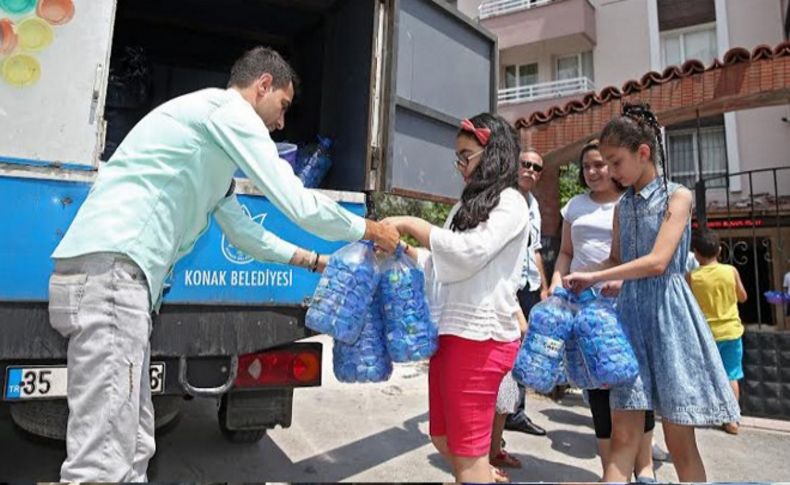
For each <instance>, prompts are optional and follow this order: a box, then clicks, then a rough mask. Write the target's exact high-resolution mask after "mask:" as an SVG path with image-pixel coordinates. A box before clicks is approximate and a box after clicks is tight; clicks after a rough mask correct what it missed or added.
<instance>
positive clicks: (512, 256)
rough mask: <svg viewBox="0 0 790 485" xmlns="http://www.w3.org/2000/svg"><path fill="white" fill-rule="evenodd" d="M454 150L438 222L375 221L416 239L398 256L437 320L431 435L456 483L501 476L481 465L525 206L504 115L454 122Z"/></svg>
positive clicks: (513, 312) (514, 329)
mask: <svg viewBox="0 0 790 485" xmlns="http://www.w3.org/2000/svg"><path fill="white" fill-rule="evenodd" d="M455 150H456V153H455V159H454V160H453V164H454V165H455V168H456V170H457V171H458V174H459V175H460V176H461V177H462V178H463V180H464V184H465V186H464V189H463V191H462V193H461V200H460V201H459V202H458V203H457V204H456V205H455V206H454V207H453V209H452V210H451V212H450V214H449V216H448V218H447V222H446V223H445V224H444V227H437V226H433V225H432V224H430V223H428V222H426V221H424V220H422V219H419V218H416V217H391V218H388V219H385V220H384V221H383V222H384V223H385V224H391V225H393V226H395V227H396V228H397V229H398V230H399V231H400V233H401V234H409V235H411V236H412V237H414V238H415V239H416V240H417V241H418V242H419V243H420V245H421V246H422V248H419V249H417V248H410V247H407V249H406V253H407V254H408V255H409V256H411V257H413V258H414V259H415V260H417V261H418V262H419V263H420V265H421V266H422V267H423V268H424V270H425V277H426V287H427V288H428V292H429V295H428V298H429V301H430V304H431V311H432V314H433V318H434V321H435V322H436V323H437V324H438V326H439V349H438V351H437V352H436V354H435V355H434V356H433V357H432V358H431V361H430V370H429V376H428V385H429V416H430V435H431V440H432V441H433V443H434V445H435V446H436V449H437V450H439V452H440V453H441V454H442V456H444V457H445V458H446V459H447V460H448V461H449V463H450V464H451V465H452V468H453V475H454V476H455V480H456V481H457V482H478V483H479V482H494V481H496V480H497V479H501V477H498V476H497V475H496V474H495V470H494V469H493V468H492V467H491V466H490V465H489V456H488V455H489V449H490V445H491V425H492V422H493V419H494V411H495V404H496V399H497V392H498V390H499V385H500V383H501V382H502V378H503V377H504V376H505V374H506V373H508V372H510V370H511V368H512V367H513V362H514V361H515V358H516V353H517V351H518V348H519V342H520V336H521V331H520V329H519V326H520V324H519V317H520V315H519V314H520V308H519V305H518V301H517V300H516V290H517V288H518V285H519V282H520V279H521V267H522V263H523V261H524V257H525V251H526V247H527V231H526V228H527V222H528V221H527V219H528V216H527V204H526V201H525V200H524V197H523V196H522V195H521V194H520V193H519V191H518V190H517V188H516V187H517V183H518V159H519V142H518V135H517V134H516V131H515V130H514V129H513V128H512V127H511V126H510V125H509V124H508V123H507V121H505V120H504V119H502V118H500V117H498V116H493V115H490V114H487V113H483V114H480V115H477V116H475V117H473V118H471V119H468V120H464V121H462V122H461V126H460V130H459V131H458V135H457V137H456V141H455ZM522 317H523V316H522Z"/></svg>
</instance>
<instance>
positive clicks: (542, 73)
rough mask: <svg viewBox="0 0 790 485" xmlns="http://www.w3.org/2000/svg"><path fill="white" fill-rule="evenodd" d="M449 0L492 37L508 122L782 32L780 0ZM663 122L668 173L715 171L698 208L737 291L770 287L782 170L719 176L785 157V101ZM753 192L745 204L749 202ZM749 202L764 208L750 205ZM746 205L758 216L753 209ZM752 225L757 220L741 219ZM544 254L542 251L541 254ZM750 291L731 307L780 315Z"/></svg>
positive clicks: (773, 40)
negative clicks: (732, 267) (733, 272)
mask: <svg viewBox="0 0 790 485" xmlns="http://www.w3.org/2000/svg"><path fill="white" fill-rule="evenodd" d="M450 3H454V4H455V5H456V6H457V8H458V9H459V10H461V11H462V12H464V13H465V14H466V15H468V16H470V17H472V18H476V19H477V20H478V21H479V22H480V24H481V25H483V26H484V27H486V28H487V29H489V30H490V31H491V32H492V33H494V34H495V35H496V36H497V38H498V42H499V95H498V99H499V105H498V106H499V107H498V109H499V113H500V114H501V115H503V116H504V117H505V118H507V119H508V120H509V121H511V122H515V121H516V120H518V119H519V118H529V116H530V115H531V114H532V113H534V112H536V111H544V112H545V111H547V110H548V109H549V108H551V107H554V106H564V105H565V104H566V103H568V102H569V101H571V100H574V99H581V98H582V97H583V96H584V95H585V94H587V93H589V92H590V91H597V92H600V91H601V90H602V89H604V88H606V87H608V86H615V87H617V88H621V87H622V86H623V85H624V84H625V83H626V82H627V81H629V80H632V79H636V80H638V79H641V78H642V76H644V74H646V73H647V72H649V71H658V72H662V71H664V69H665V68H666V67H668V66H672V65H679V64H683V63H684V62H686V61H688V60H691V59H697V60H700V61H702V63H704V64H705V65H706V66H708V65H710V64H711V63H712V62H713V60H714V59H721V58H722V57H723V56H724V54H725V53H726V52H727V51H729V50H730V49H732V48H735V47H743V48H745V49H747V50H749V51H752V50H753V49H754V48H755V47H756V46H758V45H761V44H765V45H768V46H770V47H772V48H773V47H776V46H777V45H779V44H781V43H782V42H784V41H786V40H787V38H788V35H789V34H790V32H789V31H790V18H789V16H788V8H790V7H789V6H788V3H789V2H788V0H482V1H481V0H455V1H452V2H450ZM666 128H667V129H666V132H665V142H666V148H667V158H668V162H669V176H670V178H672V179H673V180H675V181H676V182H679V183H682V184H685V185H686V186H688V187H689V188H693V187H694V184H695V183H696V182H697V180H698V179H699V178H700V173H699V172H700V168H701V170H702V174H701V176H702V177H703V178H706V179H709V178H713V177H716V176H722V177H721V178H718V179H715V180H710V181H708V182H707V183H706V186H707V187H709V188H710V187H711V186H713V187H714V188H713V189H709V190H708V191H707V193H706V202H707V204H706V206H707V207H708V214H709V216H711V217H712V218H713V219H716V218H718V219H719V220H718V222H719V223H720V226H719V230H720V231H721V237H722V238H723V239H724V240H725V250H726V251H729V256H728V257H729V259H730V260H731V262H735V263H738V264H740V263H739V262H742V263H743V264H742V266H739V268H741V271H742V272H743V274H744V277H745V279H746V280H748V282H747V286H749V290H750V291H751V292H752V294H760V293H761V292H762V291H765V290H766V289H771V288H774V289H775V288H778V287H780V286H781V277H782V275H783V274H784V273H785V272H786V271H789V270H790V228H789V227H788V224H787V223H786V222H782V221H790V169H787V170H783V171H782V172H780V173H779V176H778V180H777V181H775V180H774V178H773V176H774V173H773V172H770V171H768V172H763V173H754V174H752V175H753V176H750V177H746V176H744V177H727V175H728V174H732V173H738V172H744V171H751V170H759V169H765V168H773V167H790V104H785V105H781V106H772V107H763V108H757V109H749V110H743V111H737V112H730V113H726V114H724V115H719V116H714V117H709V118H702V119H700V120H699V121H697V120H694V121H691V122H687V123H683V124H678V125H671V126H668V127H666ZM568 161H570V160H562V161H561V162H568ZM557 177H558V167H548V169H547V170H546V171H544V176H543V180H542V181H541V185H540V187H539V188H538V190H537V191H536V195H537V196H538V198H539V200H540V202H541V212H542V213H543V230H544V235H545V236H546V240H545V241H544V246H545V247H547V248H551V247H553V246H556V245H557V243H558V238H559V232H560V224H561V218H560V215H559V200H558V188H557ZM728 181H729V184H728ZM717 186H718V188H715V187H717ZM776 195H778V196H782V197H775V196H776ZM755 200H756V201H757V203H756V205H750V204H755ZM777 200H779V201H780V202H778V203H777V202H776V201H777ZM725 201H726V202H728V203H729V204H725ZM760 204H763V205H765V206H768V207H758V206H759V205H760ZM780 204H781V208H780ZM774 206H775V207H776V213H775V216H774V215H773V214H774V212H773V211H774ZM725 207H726V209H725ZM752 207H754V208H755V210H754V211H751V208H752ZM731 208H732V209H733V210H735V211H736V212H737V211H739V210H740V211H741V213H739V214H736V216H735V222H737V223H738V225H735V224H733V223H731V222H732V221H730V220H729V218H730V217H731V216H732V214H731V213H730V209H731ZM758 209H759V210H758ZM717 211H718V213H717ZM755 212H756V213H758V214H763V215H765V217H763V215H758V216H757V218H756V219H755V215H754V213H755ZM725 217H726V218H728V220H727V221H724V220H723V219H724V218H725ZM780 223H781V226H782V227H781V228H780ZM757 224H761V225H762V226H761V227H760V228H758V229H753V226H754V225H757ZM774 225H775V226H776V227H775V228H774V227H773V226H774ZM769 227H770V228H769ZM780 233H781V234H780ZM547 256H548V258H547V259H549V260H551V257H552V254H548V255H547ZM757 301H760V299H756V300H755V301H754V302H753V303H750V305H749V308H748V309H746V308H744V309H742V310H746V311H747V313H748V315H745V317H746V318H747V321H758V320H759V321H765V320H766V318H768V317H770V316H773V318H772V320H773V322H774V323H776V322H779V321H784V320H785V319H784V317H783V315H781V312H780V311H779V310H780V309H773V308H770V307H768V306H767V304H766V303H764V302H762V303H761V305H762V306H761V307H760V313H759V314H758V310H757V305H758V304H757ZM752 313H754V315H751V314H752ZM767 316H768V317H767ZM769 319H770V318H769ZM787 328H790V326H788V327H787Z"/></svg>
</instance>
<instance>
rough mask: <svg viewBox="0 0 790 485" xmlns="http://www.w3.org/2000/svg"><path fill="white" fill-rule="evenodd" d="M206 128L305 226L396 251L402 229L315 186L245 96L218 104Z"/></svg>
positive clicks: (326, 235)
mask: <svg viewBox="0 0 790 485" xmlns="http://www.w3.org/2000/svg"><path fill="white" fill-rule="evenodd" d="M206 129H207V131H208V133H209V135H210V136H211V139H212V141H214V142H215V143H216V144H217V145H218V146H219V148H220V149H221V150H223V151H224V152H225V153H226V154H227V156H228V157H229V158H230V159H232V160H233V161H234V162H235V163H236V164H237V165H238V166H239V168H241V169H242V171H244V173H245V174H247V176H249V178H250V180H252V181H253V183H254V184H255V185H256V187H258V189H260V190H261V192H263V194H264V195H265V196H266V197H267V198H268V199H269V200H270V201H271V202H272V204H274V206H275V207H277V208H278V209H279V210H280V211H281V212H282V213H283V214H285V216H286V217H288V218H289V219H290V220H292V221H293V222H294V223H296V224H298V225H299V226H300V227H302V228H304V229H305V230H307V231H309V232H311V233H313V234H315V235H317V236H319V237H321V238H323V239H326V240H329V241H357V240H359V239H362V238H370V239H372V240H373V241H375V242H376V243H377V244H378V245H379V246H381V247H382V249H384V250H385V251H388V252H392V251H394V250H395V247H396V245H397V243H398V240H399V238H400V237H399V234H398V231H397V230H396V229H395V228H392V227H384V226H382V225H381V224H379V223H377V222H374V221H366V220H365V219H363V218H362V217H359V216H357V215H355V214H353V213H351V212H350V211H348V210H346V209H344V208H342V207H341V206H340V205H339V204H337V203H335V202H334V201H332V200H331V199H330V198H329V197H327V196H325V195H324V194H322V193H320V192H318V191H315V190H309V189H306V188H305V187H304V185H303V184H302V182H301V181H300V180H299V178H298V177H296V175H294V173H293V169H292V168H291V166H290V165H289V164H288V162H286V161H284V160H281V159H280V156H279V155H278V154H277V147H276V146H275V144H274V142H273V141H272V139H271V138H270V137H269V132H268V130H267V129H266V126H265V125H264V124H263V121H262V120H261V119H260V118H259V117H258V116H257V115H256V114H255V112H254V111H253V110H252V109H251V108H250V107H249V106H248V105H247V104H246V102H245V101H243V100H238V102H235V101H234V102H229V103H227V104H226V105H225V106H222V107H220V108H218V109H217V110H216V111H215V112H214V113H213V114H212V115H211V117H210V118H209V119H208V120H207V121H206Z"/></svg>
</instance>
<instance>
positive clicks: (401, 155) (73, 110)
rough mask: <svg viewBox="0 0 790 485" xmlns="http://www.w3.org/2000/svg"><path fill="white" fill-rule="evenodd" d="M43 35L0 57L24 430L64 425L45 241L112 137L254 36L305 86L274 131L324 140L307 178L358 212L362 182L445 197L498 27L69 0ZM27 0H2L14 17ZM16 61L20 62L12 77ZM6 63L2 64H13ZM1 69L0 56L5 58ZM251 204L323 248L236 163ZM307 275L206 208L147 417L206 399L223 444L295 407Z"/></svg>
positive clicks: (6, 309)
mask: <svg viewBox="0 0 790 485" xmlns="http://www.w3.org/2000/svg"><path fill="white" fill-rule="evenodd" d="M75 6H76V9H75V12H74V16H73V18H71V19H70V21H68V22H67V23H63V24H62V25H55V26H54V27H52V29H53V34H54V37H53V39H54V40H53V41H52V43H51V44H50V45H48V46H46V47H45V48H43V50H39V51H35V52H27V51H23V50H19V49H17V50H16V51H13V52H10V53H7V54H5V58H3V57H0V62H2V63H3V67H4V70H3V73H4V76H5V77H4V78H2V79H0V224H2V226H1V227H2V236H3V237H1V238H0V382H2V394H0V398H2V401H0V406H2V407H6V408H7V410H8V412H7V413H0V416H10V418H11V419H13V420H14V422H15V423H16V424H17V425H18V426H20V427H21V428H23V429H25V430H26V431H29V432H32V433H35V434H37V435H41V436H46V437H49V438H53V439H62V438H63V437H64V436H65V423H66V419H67V407H66V404H65V390H66V382H67V378H68V376H67V371H66V366H65V359H66V341H65V340H64V339H63V338H61V337H60V335H59V334H57V333H56V332H55V331H54V330H53V329H51V328H50V326H49V323H48V314H47V286H48V277H49V274H50V272H51V270H52V267H53V263H52V261H51V259H50V258H49V255H50V254H51V252H52V250H53V249H54V248H55V246H56V245H57V244H58V242H59V240H60V239H61V237H62V236H63V234H64V233H65V231H66V230H67V229H68V227H69V224H70V222H71V221H72V219H73V217H74V215H75V214H76V212H77V210H78V209H79V207H80V204H81V203H82V202H83V201H84V200H85V197H86V196H87V194H88V192H89V190H90V187H91V183H92V181H93V180H94V179H95V176H96V174H97V172H98V171H100V170H101V169H102V165H103V163H105V162H104V160H106V159H107V158H108V156H109V154H110V153H111V152H112V150H113V149H114V148H115V147H116V146H117V144H118V143H119V142H120V141H121V140H122V139H123V136H124V135H125V134H126V133H127V132H128V131H129V129H131V127H132V126H133V125H134V123H135V122H136V121H138V120H139V119H140V118H141V117H142V116H143V115H144V114H145V113H146V112H148V111H150V109H152V108H154V107H155V106H157V105H158V104H160V103H162V102H164V101H166V100H168V99H171V98H173V97H175V96H178V95H181V94H184V93H187V92H190V91H193V90H196V89H200V88H205V87H224V85H225V83H226V81H227V73H228V71H229V67H230V65H231V63H232V62H233V60H234V59H235V58H236V57H238V55H239V54H240V53H241V52H243V51H244V50H246V49H248V48H250V47H251V46H254V45H257V44H267V45H271V46H273V47H275V48H276V49H278V50H279V51H280V52H282V53H283V55H284V56H285V57H286V58H287V59H289V61H290V62H291V64H292V65H293V66H294V67H295V69H296V71H297V72H298V73H299V75H300V77H301V79H302V84H301V87H300V89H299V92H298V93H297V101H296V103H295V104H294V106H293V107H292V109H291V111H290V113H289V116H288V120H287V121H288V122H287V124H286V129H285V130H284V132H283V133H282V134H280V133H278V135H281V136H279V138H282V139H286V140H289V141H299V142H306V141H310V140H312V139H314V138H315V135H316V134H318V133H320V134H322V135H324V136H329V137H331V138H332V139H333V140H334V142H335V143H334V147H333V153H332V156H333V168H332V170H331V171H330V173H329V174H328V176H327V178H326V179H325V181H324V184H323V186H322V188H321V190H323V191H325V192H326V193H327V195H329V196H330V197H332V198H333V199H334V200H336V201H337V202H339V203H340V204H342V205H344V206H345V207H346V208H348V209H349V210H351V211H353V212H356V213H358V214H366V213H368V211H369V203H370V194H371V193H372V192H375V191H384V192H389V193H393V194H400V195H404V196H414V197H424V198H429V199H434V200H449V199H451V198H452V197H454V196H456V195H457V194H458V193H459V191H460V187H461V181H460V179H459V178H458V177H457V176H455V174H454V173H453V171H454V168H453V164H452V160H453V143H454V136H455V132H456V130H457V126H458V122H459V120H460V119H461V118H464V117H468V116H471V115H473V114H476V113H478V112H481V111H493V110H494V109H495V106H496V97H495V91H496V89H495V87H496V85H497V67H496V62H495V59H496V52H497V46H496V40H495V39H494V38H493V37H492V36H491V35H490V34H489V33H487V32H486V31H485V30H483V29H482V28H480V27H479V26H478V25H477V24H476V23H475V22H474V21H473V20H471V19H468V18H466V17H464V16H462V15H461V14H460V13H458V11H457V10H455V9H454V8H453V7H451V6H450V5H449V4H448V3H447V2H444V1H443V0H257V1H254V2H251V1H244V0H226V1H224V2H211V1H207V0H174V1H168V2H161V1H158V0H117V1H116V0H102V1H101V2H98V1H76V2H75ZM33 15H36V13H35V12H29V13H24V12H23V13H21V14H18V13H14V14H12V13H10V12H2V11H0V17H4V16H7V17H8V18H9V19H10V20H11V21H12V22H19V21H21V20H23V19H24V18H26V17H29V16H33ZM20 59H22V60H23V61H24V62H26V63H28V65H29V64H31V63H32V65H33V66H34V67H35V69H32V70H29V71H24V70H23V71H20V72H11V74H8V72H9V70H13V69H15V68H18V67H19V66H20V65H24V64H19V63H18V62H17V61H19V60H20ZM12 60H13V62H12ZM6 66H8V69H5V67H6ZM236 182H237V183H236V193H237V194H238V196H239V199H240V201H241V202H242V204H243V205H244V207H245V209H246V210H247V211H248V212H249V215H250V217H251V218H252V219H253V220H254V221H256V222H258V223H260V224H263V225H265V226H266V227H267V228H268V229H269V230H271V231H274V232H276V233H277V234H279V235H280V236H282V237H284V238H285V239H288V240H290V241H292V242H294V243H296V244H298V245H300V246H303V247H309V248H314V249H315V250H317V251H319V252H322V253H331V252H332V251H334V250H335V249H337V247H338V245H337V244H336V243H330V242H327V241H324V240H321V239H319V238H317V237H315V236H313V235H311V234H308V233H306V232H305V231H303V230H301V229H300V228H298V227H297V226H296V225H295V224H294V223H293V222H291V221H290V220H288V219H287V218H286V217H285V216H284V215H283V214H282V213H280V212H279V211H278V210H277V209H276V208H275V207H274V206H273V205H272V204H271V203H270V202H269V201H268V200H267V199H266V197H264V196H263V194H261V193H260V192H259V191H258V190H257V189H256V188H255V187H254V185H253V184H251V183H250V182H249V181H248V180H246V179H245V178H244V177H240V178H238V179H237V181H236ZM316 283H317V277H316V276H315V275H313V274H311V273H309V272H307V271H304V270H302V269H299V268H294V267H289V266H284V265H277V264H264V263H260V262H257V261H254V260H252V259H251V258H250V257H248V256H247V255H245V254H244V253H242V252H240V251H238V250H237V249H236V248H234V247H233V246H232V245H231V244H229V243H228V241H227V240H226V239H225V238H224V236H223V235H222V233H221V231H220V230H219V228H218V227H217V224H216V223H215V222H214V221H211V222H210V226H209V228H208V230H207V231H206V233H205V234H204V235H203V236H202V237H201V239H200V240H199V241H198V242H197V244H196V246H195V248H194V251H193V252H192V253H191V254H189V255H188V256H187V257H185V258H184V259H183V260H181V261H179V262H178V264H177V265H176V267H175V269H174V271H173V273H172V276H171V277H170V278H169V280H168V281H167V291H166V295H165V298H164V305H163V306H162V309H161V311H160V313H159V314H157V315H155V319H154V330H153V334H152V337H151V340H152V359H151V360H152V363H151V367H150V377H151V388H152V391H153V393H154V396H155V397H154V404H155V408H156V418H157V426H162V425H165V424H167V423H168V422H169V421H172V420H173V419H174V417H176V416H177V415H178V410H179V404H180V403H181V402H182V401H183V399H185V398H193V397H201V398H202V397H208V398H212V399H217V400H218V402H219V406H218V422H219V426H220V429H221V430H222V433H223V435H224V436H225V437H227V438H228V439H229V440H230V441H234V442H254V441H257V440H259V439H260V438H261V437H262V436H264V434H265V432H266V430H267V429H270V428H272V427H274V426H277V425H280V426H283V427H287V426H289V425H290V422H291V411H292V405H293V393H294V390H295V389H299V388H303V387H310V386H319V385H320V384H321V369H322V361H321V351H322V349H321V344H320V343H316V342H314V341H309V342H303V341H302V340H303V339H305V338H306V337H309V336H310V335H311V332H310V331H309V330H308V329H306V328H305V326H304V316H305V312H306V308H307V306H308V305H309V300H310V297H311V295H312V292H313V290H314V288H315V285H316Z"/></svg>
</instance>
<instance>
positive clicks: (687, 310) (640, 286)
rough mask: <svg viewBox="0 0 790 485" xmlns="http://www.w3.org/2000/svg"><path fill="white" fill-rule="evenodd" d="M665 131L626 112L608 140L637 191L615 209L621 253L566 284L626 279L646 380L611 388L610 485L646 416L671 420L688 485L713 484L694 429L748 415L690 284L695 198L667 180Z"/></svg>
mask: <svg viewBox="0 0 790 485" xmlns="http://www.w3.org/2000/svg"><path fill="white" fill-rule="evenodd" d="M661 140H662V133H661V126H660V125H659V124H658V121H657V120H656V118H655V115H653V113H652V112H651V111H650V109H649V107H648V106H647V105H644V104H625V106H624V107H623V112H622V115H621V116H618V117H616V118H614V119H613V120H611V121H610V122H609V123H607V124H606V126H605V127H604V129H603V131H602V132H601V136H600V142H601V145H600V147H601V153H602V155H603V157H604V159H605V160H606V163H607V164H608V165H609V169H610V171H611V173H612V178H614V180H615V181H617V182H618V183H619V184H620V185H622V186H624V187H629V189H628V190H627V191H626V193H625V194H624V195H623V197H622V199H620V203H619V204H618V205H617V207H616V208H615V215H614V228H613V239H612V251H611V254H610V255H609V259H607V260H606V261H604V263H603V264H602V267H603V269H600V270H596V271H592V272H575V273H571V274H570V275H568V276H565V277H564V278H563V284H564V285H565V286H566V287H568V288H571V289H573V290H574V291H581V290H583V289H585V288H587V287H590V286H592V285H595V284H597V283H599V282H602V281H616V280H624V282H623V286H622V289H621V290H620V296H619V300H618V311H619V314H620V321H621V323H622V326H623V330H624V331H625V333H626V335H627V336H628V340H629V341H630V343H631V346H632V347H633V349H634V353H635V354H636V357H637V360H638V361H639V376H637V378H636V379H635V380H634V382H632V383H631V384H628V385H624V386H618V387H615V388H613V389H612V390H611V393H610V405H611V408H612V441H611V452H610V453H611V455H610V460H609V463H608V465H607V467H606V471H605V473H604V477H603V481H604V482H627V481H628V480H629V479H630V478H631V474H632V473H633V470H634V460H635V458H636V454H637V450H638V449H639V445H640V443H641V441H642V437H643V436H644V427H645V411H646V410H654V411H655V412H656V414H660V415H661V417H662V426H663V428H664V435H665V437H666V443H667V446H668V447H669V452H670V453H671V454H672V462H673V464H674V465H675V470H676V471H677V475H678V478H679V479H680V481H681V482H705V481H706V475H705V466H704V465H703V463H702V457H701V456H700V454H699V450H698V449H697V440H696V436H695V434H694V427H695V426H710V425H720V424H723V423H729V422H735V421H737V420H738V418H739V415H740V410H739V408H738V403H737V402H736V401H735V398H734V396H733V395H732V391H731V390H730V386H729V384H728V382H727V375H726V374H725V373H724V368H723V367H722V366H720V365H719V366H711V364H710V363H711V362H716V361H719V360H721V359H720V357H719V356H718V351H717V350H716V345H715V342H714V341H713V336H712V335H711V333H710V329H709V328H708V324H707V322H706V321H705V316H704V315H703V314H702V311H701V310H700V308H699V305H698V304H697V302H696V300H695V299H694V295H693V294H692V293H691V289H690V288H689V287H688V285H687V284H686V280H685V278H684V274H685V272H686V259H687V258H688V247H689V238H690V236H691V226H690V224H689V220H690V215H691V192H689V190H688V189H686V188H685V187H683V186H681V185H678V184H676V183H669V182H667V180H666V178H665V177H661V176H659V169H658V166H657V164H658V163H661V165H662V169H663V173H664V174H666V167H664V164H665V159H664V150H663V145H662V141H661Z"/></svg>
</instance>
